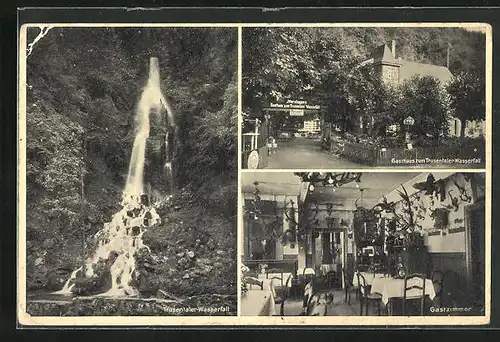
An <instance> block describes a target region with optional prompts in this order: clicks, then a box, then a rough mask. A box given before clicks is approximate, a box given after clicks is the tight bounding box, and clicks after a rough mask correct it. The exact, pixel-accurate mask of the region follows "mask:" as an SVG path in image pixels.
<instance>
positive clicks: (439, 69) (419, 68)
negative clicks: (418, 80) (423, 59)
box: [397, 58, 453, 84]
mask: <svg viewBox="0 0 500 342" xmlns="http://www.w3.org/2000/svg"><path fill="white" fill-rule="evenodd" d="M397 63H398V64H400V65H401V66H400V67H399V81H400V82H402V81H404V80H405V79H407V78H411V77H412V76H414V75H419V76H432V77H435V78H437V79H438V80H439V81H440V82H441V83H443V84H446V83H448V82H449V81H450V80H451V78H452V77H453V74H452V73H451V72H450V70H449V69H448V68H447V67H445V66H440V65H434V64H424V63H417V62H412V61H405V60H403V59H399V58H398V59H397Z"/></svg>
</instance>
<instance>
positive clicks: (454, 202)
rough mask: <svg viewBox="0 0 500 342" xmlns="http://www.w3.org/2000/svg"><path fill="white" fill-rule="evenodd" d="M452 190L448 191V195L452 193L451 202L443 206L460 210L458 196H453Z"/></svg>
mask: <svg viewBox="0 0 500 342" xmlns="http://www.w3.org/2000/svg"><path fill="white" fill-rule="evenodd" d="M452 192H453V190H450V191H448V195H450V199H451V204H448V205H443V207H445V208H446V209H448V210H452V209H453V211H458V197H453V195H452V194H451V193H452Z"/></svg>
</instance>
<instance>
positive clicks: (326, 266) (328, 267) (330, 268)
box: [319, 264, 336, 276]
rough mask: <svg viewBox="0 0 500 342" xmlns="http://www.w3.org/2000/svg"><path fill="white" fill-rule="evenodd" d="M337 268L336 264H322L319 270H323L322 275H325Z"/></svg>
mask: <svg viewBox="0 0 500 342" xmlns="http://www.w3.org/2000/svg"><path fill="white" fill-rule="evenodd" d="M335 270H336V265H330V264H322V265H321V266H320V267H319V271H320V272H321V275H323V276H325V275H326V274H327V273H328V272H330V271H335Z"/></svg>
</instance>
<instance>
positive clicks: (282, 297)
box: [274, 274, 293, 316]
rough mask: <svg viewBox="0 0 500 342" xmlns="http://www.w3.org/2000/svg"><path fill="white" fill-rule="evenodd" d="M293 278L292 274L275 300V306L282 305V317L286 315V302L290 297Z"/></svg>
mask: <svg viewBox="0 0 500 342" xmlns="http://www.w3.org/2000/svg"><path fill="white" fill-rule="evenodd" d="M292 277H293V275H292V274H290V275H289V276H288V278H287V279H286V282H285V284H284V286H283V287H281V288H280V289H279V290H278V291H277V293H276V298H275V299H274V304H279V305H280V314H279V315H280V316H284V315H285V302H286V300H287V299H288V298H289V297H290V282H291V279H292Z"/></svg>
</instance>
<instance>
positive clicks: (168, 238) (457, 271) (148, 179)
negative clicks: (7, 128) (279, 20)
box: [17, 21, 492, 328]
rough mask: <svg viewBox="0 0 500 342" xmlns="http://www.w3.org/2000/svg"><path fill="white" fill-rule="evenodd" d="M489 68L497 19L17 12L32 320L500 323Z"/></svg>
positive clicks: (23, 267) (24, 286)
mask: <svg viewBox="0 0 500 342" xmlns="http://www.w3.org/2000/svg"><path fill="white" fill-rule="evenodd" d="M491 63H492V38H491V27H490V26H489V25H487V24H482V23H468V24H460V23H439V24H438V23H427V24H422V23H404V24H403V23H377V24H374V23H370V24H368V23H367V24H365V23H356V24H348V23H322V24H318V23H310V24H292V23H290V24H272V23H251V24H250V23H247V24H245V23H241V21H240V22H236V21H235V22H234V23H189V24H188V23H168V24H167V23H164V24H162V23H157V24H119V23H95V24H91V23H73V24H61V23H43V22H42V23H38V22H33V23H22V25H20V27H19V84H18V86H19V87H18V89H19V94H18V96H19V98H18V103H19V111H18V137H19V139H18V166H19V168H18V169H19V171H18V213H19V214H18V215H19V216H18V230H17V232H18V243H17V249H18V260H17V262H18V284H17V290H18V297H17V301H18V307H17V309H18V322H19V327H22V328H30V327H40V326H50V327H52V326H132V325H133V326H167V327H168V326H205V325H211V326H214V325H226V326H234V325H240V326H271V325H279V326H292V325H311V326H312V325H314V326H374V325H381V326H388V325H389V326H390V325H394V326H408V325H410V326H411V325H420V326H421V325H448V326H449V325H478V324H487V323H488V322H489V318H490V312H491V304H490V301H491V274H490V267H489V265H490V259H491V237H490V230H491V227H490V225H491V221H490V217H491V190H490V186H491V160H490V159H491V69H492V64H491ZM308 316H315V317H308ZM319 316H323V317H319Z"/></svg>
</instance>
